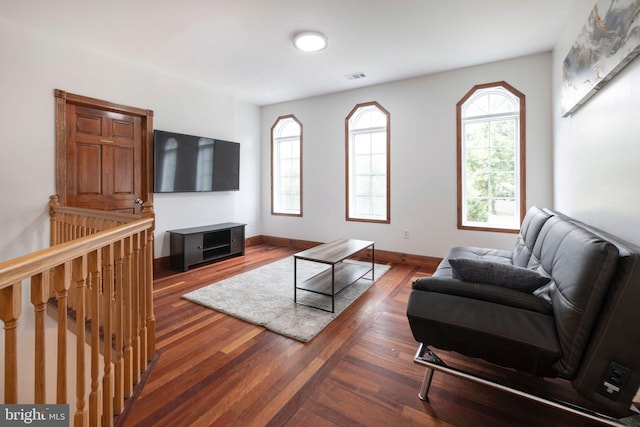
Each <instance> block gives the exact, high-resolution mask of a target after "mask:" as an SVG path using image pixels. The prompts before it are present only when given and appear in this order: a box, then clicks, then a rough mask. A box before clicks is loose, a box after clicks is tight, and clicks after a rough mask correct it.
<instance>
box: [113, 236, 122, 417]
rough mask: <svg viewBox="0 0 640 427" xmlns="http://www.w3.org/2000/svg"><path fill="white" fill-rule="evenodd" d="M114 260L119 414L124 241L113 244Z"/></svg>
mask: <svg viewBox="0 0 640 427" xmlns="http://www.w3.org/2000/svg"><path fill="white" fill-rule="evenodd" d="M113 250H114V259H115V277H114V282H113V283H114V286H115V288H114V294H115V303H114V308H115V310H114V317H115V321H114V322H113V323H114V326H115V330H114V333H115V351H114V356H115V362H114V393H113V394H114V397H113V412H114V413H115V414H119V413H121V412H122V410H123V409H124V384H123V377H124V360H123V358H122V350H123V327H124V322H123V319H122V318H123V315H124V310H123V307H122V306H123V304H124V302H123V295H122V292H123V275H124V265H123V263H124V241H122V240H121V241H118V242H115V243H114V246H113Z"/></svg>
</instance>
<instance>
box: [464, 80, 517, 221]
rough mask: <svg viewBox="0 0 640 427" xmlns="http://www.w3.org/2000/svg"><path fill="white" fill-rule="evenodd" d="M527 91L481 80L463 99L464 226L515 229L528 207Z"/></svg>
mask: <svg viewBox="0 0 640 427" xmlns="http://www.w3.org/2000/svg"><path fill="white" fill-rule="evenodd" d="M523 114H524V95H522V94H521V93H520V92H518V91H517V90H515V89H514V88H512V87H511V86H509V85H508V84H506V83H503V82H502V83H497V84H490V85H482V86H476V87H475V88H474V89H472V90H471V91H470V92H469V93H468V94H467V96H466V97H465V98H463V100H462V101H460V102H459V103H458V123H459V124H460V125H459V126H460V127H459V129H458V156H459V157H458V165H459V171H458V172H459V176H458V191H459V197H458V199H459V200H458V203H459V204H461V206H460V207H461V209H459V212H460V217H459V218H458V226H459V227H460V228H487V229H493V230H498V231H513V230H518V229H519V228H520V221H521V219H522V213H523V212H524V188H525V187H524V184H525V183H524V173H523V172H524V164H523V163H524V156H523V155H524V117H523Z"/></svg>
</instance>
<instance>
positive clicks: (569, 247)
mask: <svg viewBox="0 0 640 427" xmlns="http://www.w3.org/2000/svg"><path fill="white" fill-rule="evenodd" d="M531 259H532V260H534V259H537V261H530V265H531V264H535V263H536V262H539V264H540V266H539V267H538V268H537V270H538V271H540V272H542V273H543V274H546V275H548V276H550V277H551V278H552V281H551V282H550V283H549V284H548V285H547V286H546V289H545V290H544V292H538V294H539V295H540V296H543V297H545V298H548V299H549V300H550V301H551V304H552V307H553V315H554V318H555V323H556V330H557V334H558V341H559V343H560V348H561V349H562V357H561V358H560V359H558V361H557V362H556V363H555V364H554V369H556V371H557V372H558V374H559V376H561V377H563V378H567V379H571V378H572V377H573V376H574V374H575V372H576V371H577V370H578V367H579V366H580V362H581V359H582V356H583V353H584V349H585V347H586V345H587V343H588V342H589V339H590V336H591V332H592V328H593V325H594V322H595V319H596V317H597V316H598V314H599V311H600V306H601V304H602V301H603V299H604V296H605V294H606V292H607V290H608V288H609V285H610V283H611V279H612V277H613V275H614V273H615V270H616V268H617V266H618V249H617V248H616V247H615V246H614V245H613V244H612V243H610V242H609V241H607V240H604V239H602V238H600V237H598V236H596V235H595V234H593V233H592V232H590V231H588V230H586V229H584V228H583V227H581V226H579V225H576V224H574V223H573V222H570V221H567V220H566V219H564V218H561V217H558V216H553V217H551V218H549V219H548V220H547V221H546V222H545V223H544V225H543V226H542V229H541V230H540V233H539V235H538V238H537V239H536V243H535V246H534V248H533V253H532V256H531Z"/></svg>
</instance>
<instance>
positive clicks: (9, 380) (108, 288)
mask: <svg viewBox="0 0 640 427" xmlns="http://www.w3.org/2000/svg"><path fill="white" fill-rule="evenodd" d="M49 214H50V216H51V247H49V248H46V249H42V250H40V251H37V252H33V253H31V254H28V255H24V256H21V257H18V258H15V259H13V260H9V261H5V262H2V263H0V321H2V322H3V323H4V348H5V352H4V355H0V363H2V362H4V367H5V369H4V389H3V391H4V403H6V404H14V403H35V404H46V403H57V404H65V403H67V404H70V403H71V402H70V401H71V400H73V398H72V397H71V396H75V405H70V406H71V407H72V408H73V406H75V410H73V409H72V408H71V410H70V413H72V414H73V415H72V418H73V420H74V421H73V425H75V426H78V427H79V426H85V425H89V426H98V425H102V426H111V425H113V421H114V416H115V415H118V414H120V413H122V411H123V409H124V403H125V399H126V398H128V397H130V396H131V395H132V394H133V386H134V385H135V384H137V383H138V382H139V381H140V379H141V374H142V373H143V372H144V371H145V370H146V368H147V366H148V364H149V362H150V361H151V359H152V358H153V357H154V355H155V317H154V314H153V229H154V217H155V215H154V213H153V206H152V205H151V204H148V205H145V207H144V208H143V211H142V215H131V214H122V213H113V212H105V211H97V210H90V209H80V208H72V207H62V206H60V205H59V204H58V198H57V197H56V196H52V197H51V200H50V203H49ZM24 284H26V286H28V287H29V288H30V291H29V292H25V295H23V292H22V287H23V285H24ZM23 296H24V300H25V301H23ZM27 299H28V301H27ZM52 301H53V303H54V304H53V305H55V307H56V308H57V315H56V317H57V327H56V328H54V329H55V331H53V333H51V334H50V335H51V337H50V341H53V342H55V343H56V346H51V345H50V344H51V342H49V343H47V341H48V340H46V339H45V337H46V335H47V334H49V333H50V332H51V329H52V328H50V327H49V328H47V327H45V324H46V317H45V312H46V308H47V306H48V305H50V304H51V302H52ZM29 303H30V304H31V306H32V307H33V311H32V312H31V311H30V310H26V311H25V313H22V311H23V309H22V307H23V306H27V305H28V304H29ZM30 316H32V317H33V321H32V322H31V321H30V320H31V317H30ZM69 319H71V320H69ZM49 322H51V321H49ZM69 322H71V323H75V328H73V327H72V326H71V325H68V323H69ZM18 323H21V324H25V325H29V328H32V329H33V330H34V332H35V333H34V334H26V335H25V334H19V333H18V330H19V329H18ZM31 323H32V324H33V325H31ZM70 330H73V332H75V338H70V339H72V340H75V342H76V345H75V347H76V350H75V357H73V355H72V354H67V353H68V350H67V340H68V338H67V336H68V335H69V334H71V332H69V331H70ZM28 336H30V337H32V338H27V337H28ZM70 336H71V335H70ZM33 337H35V343H33V344H32V343H29V342H27V341H28V340H32V339H34V338H33ZM47 344H49V345H47ZM29 348H31V349H30V350H29ZM22 349H25V350H22ZM33 349H35V351H34V350H33ZM51 352H53V356H55V357H54V358H55V363H49V364H47V361H48V360H47V353H51ZM21 353H24V354H21ZM85 356H86V357H85ZM2 357H4V358H3V359H2ZM29 359H32V360H31V361H30V360H29ZM85 359H87V360H90V362H88V361H87V360H85ZM51 365H54V366H51ZM29 370H31V372H29ZM67 370H69V371H70V372H74V373H75V384H74V385H75V390H73V389H71V388H69V390H68V387H67ZM47 371H54V372H55V378H56V381H55V387H53V390H54V391H55V399H51V398H49V399H48V398H47V391H51V390H49V388H48V387H47V385H46V378H47V375H46V374H47ZM27 378H33V380H27ZM31 381H32V382H33V383H32V384H29V382H31ZM27 389H28V390H27ZM73 391H75V393H73ZM28 393H32V394H33V398H31V397H30V396H29V394H28ZM49 394H51V393H49Z"/></svg>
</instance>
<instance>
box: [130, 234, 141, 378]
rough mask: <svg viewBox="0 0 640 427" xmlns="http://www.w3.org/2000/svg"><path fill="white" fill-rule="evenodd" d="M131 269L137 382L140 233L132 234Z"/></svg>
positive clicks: (138, 371)
mask: <svg viewBox="0 0 640 427" xmlns="http://www.w3.org/2000/svg"><path fill="white" fill-rule="evenodd" d="M131 259H132V261H133V269H132V270H133V271H132V273H133V274H132V281H131V285H132V286H131V330H132V331H133V359H132V360H133V365H132V366H131V369H132V370H133V382H134V384H138V382H139V381H140V328H139V325H140V313H139V312H138V307H139V303H138V300H139V293H138V284H139V281H140V233H136V234H135V235H134V236H133V256H132V258H131Z"/></svg>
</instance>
